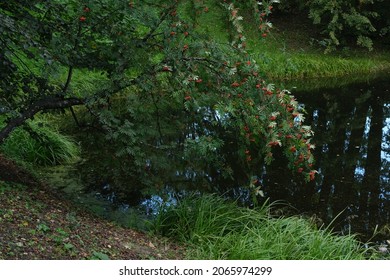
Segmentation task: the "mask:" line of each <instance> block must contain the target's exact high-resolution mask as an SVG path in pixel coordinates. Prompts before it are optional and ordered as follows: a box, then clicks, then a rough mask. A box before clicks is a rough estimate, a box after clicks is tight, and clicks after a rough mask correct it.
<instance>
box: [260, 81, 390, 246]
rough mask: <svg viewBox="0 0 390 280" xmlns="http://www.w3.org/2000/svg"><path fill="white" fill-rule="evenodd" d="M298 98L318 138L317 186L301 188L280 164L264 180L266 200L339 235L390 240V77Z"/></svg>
mask: <svg viewBox="0 0 390 280" xmlns="http://www.w3.org/2000/svg"><path fill="white" fill-rule="evenodd" d="M293 94H294V95H295V96H296V97H297V99H298V100H299V101H300V102H302V103H303V105H304V106H305V110H306V111H307V118H306V122H307V124H310V125H311V126H312V128H313V130H314V132H315V136H314V139H313V142H314V143H315V144H316V149H315V151H314V155H315V158H316V169H317V170H318V172H319V174H318V176H317V178H316V180H315V182H312V183H310V184H301V183H300V184H297V183H294V181H293V180H292V178H291V177H290V176H289V173H288V171H286V170H282V169H281V168H278V166H283V165H282V163H280V162H276V163H275V164H274V165H273V168H269V169H268V170H269V171H268V172H267V174H266V176H265V177H264V178H263V179H264V185H265V192H266V195H267V196H269V197H270V199H271V200H283V201H286V202H288V203H289V204H291V205H292V206H293V207H295V208H296V209H297V212H298V213H308V214H310V215H312V214H315V215H316V216H317V217H318V218H319V219H320V220H321V221H323V222H325V223H330V222H332V221H333V222H332V227H334V228H335V229H336V230H340V231H344V232H345V231H347V232H354V233H361V234H363V236H364V237H363V238H366V239H367V238H369V237H370V236H371V235H372V233H373V232H374V230H375V229H376V228H377V229H382V233H383V235H387V238H389V235H390V232H389V226H388V225H389V224H390V174H389V170H390V75H389V76H387V77H382V78H378V79H376V80H372V81H368V82H361V83H354V84H351V85H348V86H342V87H333V88H321V89H316V90H310V91H301V92H300V91H299V90H295V92H293ZM386 225H387V227H386ZM386 228H387V231H386Z"/></svg>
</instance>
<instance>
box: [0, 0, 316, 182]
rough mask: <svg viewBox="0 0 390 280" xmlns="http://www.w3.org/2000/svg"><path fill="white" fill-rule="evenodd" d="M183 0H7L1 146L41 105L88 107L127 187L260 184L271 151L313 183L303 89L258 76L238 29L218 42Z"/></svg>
mask: <svg viewBox="0 0 390 280" xmlns="http://www.w3.org/2000/svg"><path fill="white" fill-rule="evenodd" d="M180 5H181V1H134V2H132V1H130V2H129V1H122V0H117V1H113V0H98V1H76V0H54V1H1V2H0V34H1V40H0V44H1V48H0V57H1V65H0V67H1V71H0V75H1V81H0V83H1V84H0V85H1V87H0V108H1V112H0V114H1V115H3V116H4V117H6V122H5V125H4V126H3V128H2V129H1V130H0V142H1V141H3V140H4V139H5V138H6V137H7V136H8V135H9V133H11V132H12V130H13V129H14V128H15V127H17V126H19V125H22V124H23V123H24V122H25V121H26V120H27V119H29V118H33V117H34V115H35V114H37V113H39V112H45V111H48V110H51V109H65V108H72V107H73V106H76V105H80V106H83V108H85V109H86V110H84V112H88V114H90V117H91V118H93V119H94V120H96V121H98V127H99V129H100V130H102V131H104V133H105V140H104V144H103V147H104V149H103V150H102V151H99V153H104V152H107V153H109V154H111V155H112V157H113V161H112V162H109V163H107V166H106V167H107V172H111V173H113V177H115V178H117V185H118V186H123V189H126V188H129V186H128V185H129V182H131V185H132V186H134V187H136V188H140V187H143V186H161V185H163V184H164V183H170V184H172V185H176V186H178V185H179V186H185V185H191V184H196V185H198V186H202V185H204V186H205V187H207V188H211V187H212V186H213V187H218V186H221V185H223V184H224V183H225V182H226V180H227V179H229V178H230V180H233V179H232V178H241V179H240V180H241V182H238V183H243V184H244V183H246V184H247V185H250V186H255V184H254V181H255V180H256V177H255V175H256V174H259V173H261V172H262V171H261V169H262V166H263V165H264V164H265V163H269V162H271V161H272V158H273V154H274V153H283V154H284V156H285V158H286V162H288V166H289V167H290V168H291V169H292V170H293V172H296V173H301V174H303V175H304V178H305V179H307V180H312V179H313V178H314V175H315V173H316V171H315V170H312V164H313V156H312V154H311V150H312V149H313V148H314V146H313V145H312V144H311V143H310V138H311V136H312V131H311V129H310V127H308V126H305V125H304V124H303V121H304V114H303V111H302V108H301V107H300V106H299V103H298V102H297V101H296V100H295V98H294V96H292V95H291V94H290V92H288V91H287V90H282V89H277V88H275V87H274V85H272V84H270V83H268V82H266V81H264V80H263V79H262V77H260V76H259V74H258V73H259V70H260V69H259V68H258V66H257V64H256V61H255V60H253V59H252V58H251V56H250V55H249V54H248V53H246V51H245V44H244V39H245V37H244V36H243V35H242V34H241V33H237V34H236V36H235V38H234V43H232V44H228V43H220V42H215V41H213V40H212V39H210V38H208V37H207V36H206V35H202V34H198V33H197V32H196V30H194V29H193V24H190V23H188V22H186V21H185V20H183V17H181V14H180V12H181V6H180ZM227 8H228V11H230V12H233V11H235V9H234V6H227ZM265 8H266V9H267V13H268V12H269V9H268V6H267V7H265ZM236 16H237V15H236V14H232V15H231V17H230V19H229V20H231V21H234V20H237V18H236ZM234 26H236V27H237V25H236V24H234ZM239 31H240V32H241V31H242V30H239ZM113 170H114V171H113ZM163 182H164V183H163ZM236 183H237V182H236Z"/></svg>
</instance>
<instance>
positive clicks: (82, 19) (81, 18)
mask: <svg viewBox="0 0 390 280" xmlns="http://www.w3.org/2000/svg"><path fill="white" fill-rule="evenodd" d="M79 20H80V22H84V21H86V20H87V18H86V17H84V16H81V17H80V18H79Z"/></svg>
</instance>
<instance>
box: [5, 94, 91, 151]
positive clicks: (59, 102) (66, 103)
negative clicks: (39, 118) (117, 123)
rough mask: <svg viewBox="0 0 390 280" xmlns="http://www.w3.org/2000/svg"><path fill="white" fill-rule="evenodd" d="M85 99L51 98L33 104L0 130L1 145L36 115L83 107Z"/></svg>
mask: <svg viewBox="0 0 390 280" xmlns="http://www.w3.org/2000/svg"><path fill="white" fill-rule="evenodd" d="M84 103H85V101H84V99H81V98H61V97H54V96H49V97H45V98H43V99H40V100H38V101H36V102H34V103H32V104H31V105H30V106H29V107H28V108H27V109H26V110H24V111H23V112H21V113H20V115H19V116H18V117H15V118H13V119H11V120H9V121H8V123H7V125H6V126H5V127H4V128H3V129H1V130H0V144H1V143H3V142H4V140H5V138H7V136H8V135H9V134H10V133H11V132H12V131H13V130H14V129H15V128H17V127H18V126H20V125H22V124H23V123H24V122H25V121H26V120H28V119H31V118H32V117H33V116H34V115H35V114H37V113H38V112H41V111H43V110H50V109H63V108H69V107H72V106H75V105H83V104H84Z"/></svg>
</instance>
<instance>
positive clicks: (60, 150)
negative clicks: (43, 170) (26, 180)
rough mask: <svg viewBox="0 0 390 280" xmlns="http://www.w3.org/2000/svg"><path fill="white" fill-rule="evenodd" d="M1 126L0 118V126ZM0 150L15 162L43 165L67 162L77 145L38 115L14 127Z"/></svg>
mask: <svg viewBox="0 0 390 280" xmlns="http://www.w3.org/2000/svg"><path fill="white" fill-rule="evenodd" d="M2 126H3V124H2V122H1V120H0V128H1V127H2ZM0 151H1V152H2V153H4V154H5V155H6V156H8V157H9V158H12V159H15V160H17V161H21V162H25V163H28V164H33V165H43V166H46V165H56V164H62V163H71V162H73V161H75V160H76V159H77V158H78V157H79V155H80V149H79V146H78V145H77V143H75V142H74V141H73V139H72V138H70V137H68V136H65V135H63V134H61V133H60V132H59V131H58V130H57V129H56V128H55V127H54V126H53V125H51V124H50V123H49V122H48V121H46V120H45V119H43V118H38V117H37V118H35V119H34V120H32V121H28V122H26V124H25V125H24V127H19V128H17V129H15V130H14V131H13V132H12V133H11V134H10V135H9V137H8V138H7V139H6V140H5V142H4V143H3V144H2V145H1V146H0Z"/></svg>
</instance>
